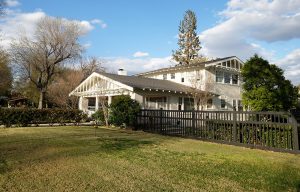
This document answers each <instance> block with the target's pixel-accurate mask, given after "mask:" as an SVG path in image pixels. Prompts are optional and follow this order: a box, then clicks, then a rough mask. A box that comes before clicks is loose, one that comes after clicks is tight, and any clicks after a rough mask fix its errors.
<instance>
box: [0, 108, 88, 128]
mask: <svg viewBox="0 0 300 192" xmlns="http://www.w3.org/2000/svg"><path fill="white" fill-rule="evenodd" d="M85 118H86V114H84V113H83V112H82V111H80V110H75V109H71V110H70V109H30V108H0V124H2V125H5V126H6V127H10V126H11V125H16V126H27V125H29V124H41V123H49V124H53V123H60V124H62V123H78V122H80V121H82V120H84V119H85Z"/></svg>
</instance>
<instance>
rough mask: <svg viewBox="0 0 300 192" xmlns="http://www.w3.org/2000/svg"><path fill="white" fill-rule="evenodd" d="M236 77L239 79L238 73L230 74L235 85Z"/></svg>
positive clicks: (236, 82)
mask: <svg viewBox="0 0 300 192" xmlns="http://www.w3.org/2000/svg"><path fill="white" fill-rule="evenodd" d="M238 79H239V75H236V74H233V75H232V84H234V85H237V84H238Z"/></svg>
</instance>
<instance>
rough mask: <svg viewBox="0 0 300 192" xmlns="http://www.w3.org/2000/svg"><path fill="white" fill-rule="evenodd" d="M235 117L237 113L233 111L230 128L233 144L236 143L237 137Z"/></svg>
mask: <svg viewBox="0 0 300 192" xmlns="http://www.w3.org/2000/svg"><path fill="white" fill-rule="evenodd" d="M236 116H237V112H236V111H233V119H232V120H233V127H232V129H233V130H232V134H233V142H236V140H237V139H236V136H237V119H236Z"/></svg>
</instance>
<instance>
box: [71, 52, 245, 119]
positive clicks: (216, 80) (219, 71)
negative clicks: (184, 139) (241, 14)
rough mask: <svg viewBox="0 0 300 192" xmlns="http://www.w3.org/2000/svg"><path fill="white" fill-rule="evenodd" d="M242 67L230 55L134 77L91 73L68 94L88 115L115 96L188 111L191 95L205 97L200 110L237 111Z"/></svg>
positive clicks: (144, 104)
mask: <svg viewBox="0 0 300 192" xmlns="http://www.w3.org/2000/svg"><path fill="white" fill-rule="evenodd" d="M242 65H243V62H242V61H241V60H240V59H239V58H237V57H235V56H232V57H226V58H220V59H215V60H211V61H207V62H202V63H197V64H191V65H177V66H174V67H168V68H162V69H158V70H154V71H148V72H145V73H140V74H137V75H135V76H127V73H126V71H124V70H122V69H121V70H119V71H118V75H117V74H110V73H93V74H91V75H90V76H89V77H88V78H87V79H85V80H84V81H83V82H82V83H81V84H80V85H79V86H78V87H76V88H75V89H74V90H73V91H72V92H71V93H70V95H75V96H79V97H80V99H79V109H81V110H83V111H85V112H87V113H89V114H91V113H93V112H94V111H95V110H97V109H98V108H99V98H100V97H101V98H103V97H105V98H107V102H108V103H111V101H112V99H113V98H114V96H117V95H130V97H131V98H132V99H135V100H136V101H138V102H139V103H140V104H141V106H142V108H145V109H160V108H163V109H169V110H189V109H192V108H196V103H194V99H193V98H194V97H193V95H195V93H197V94H199V95H203V97H204V95H207V94H209V95H210V98H209V99H207V100H206V102H205V104H203V103H202V104H201V106H200V107H201V109H203V110H241V109H242V106H241V92H242V88H241V82H242V80H241V76H240V69H241V67H242ZM195 91H197V92H195ZM200 98H201V96H200Z"/></svg>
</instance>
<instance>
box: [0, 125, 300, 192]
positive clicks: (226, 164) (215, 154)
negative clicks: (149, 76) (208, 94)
mask: <svg viewBox="0 0 300 192" xmlns="http://www.w3.org/2000/svg"><path fill="white" fill-rule="evenodd" d="M94 130H95V129H94V128H92V127H48V128H9V129H4V128H1V129H0V191H297V190H300V155H293V154H286V153H277V152H270V151H262V150H252V149H247V148H242V147H235V146H229V145H220V144H214V143H209V142H201V141H196V140H190V139H182V138H173V137H164V136H159V135H154V134H148V133H143V132H134V131H127V130H119V129H104V128H101V129H97V134H96V136H95V131H94Z"/></svg>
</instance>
